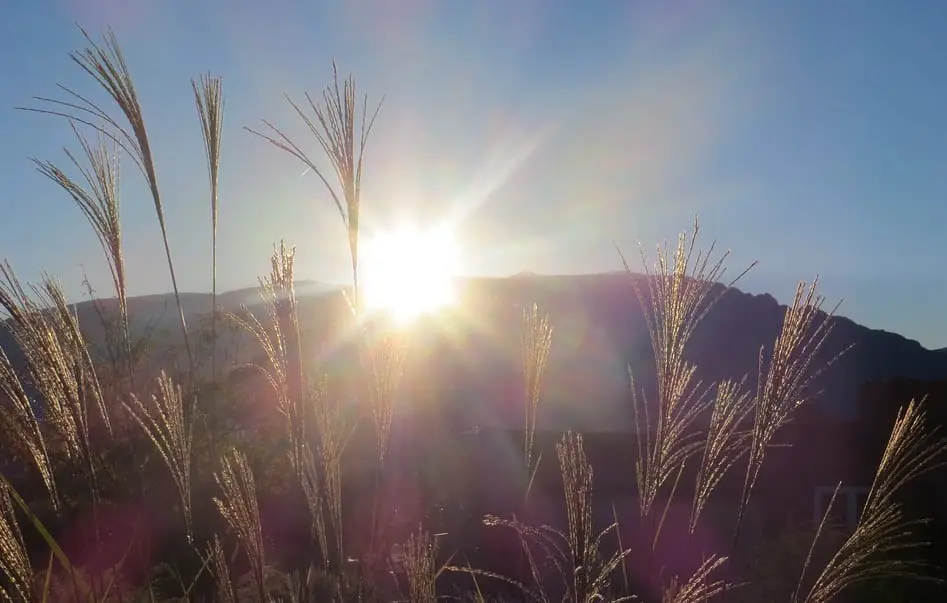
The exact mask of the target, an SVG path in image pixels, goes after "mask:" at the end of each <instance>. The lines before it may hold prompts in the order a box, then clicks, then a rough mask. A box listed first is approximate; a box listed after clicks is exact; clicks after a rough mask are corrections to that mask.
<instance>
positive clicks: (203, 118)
mask: <svg viewBox="0 0 947 603" xmlns="http://www.w3.org/2000/svg"><path fill="white" fill-rule="evenodd" d="M191 87H192V88H193V89H194V104H195V105H196V106H197V115H198V117H199V118H200V122H201V134H203V137H204V151H205V153H206V155H207V175H208V178H209V180H210V215H211V307H212V308H213V312H212V314H211V341H213V347H212V348H211V375H212V378H213V379H215V380H216V379H217V213H218V184H219V179H218V176H219V174H220V141H221V136H222V133H223V125H224V95H223V82H222V80H221V79H220V78H219V77H211V76H210V75H205V76H203V77H201V78H200V81H199V82H198V81H196V80H191Z"/></svg>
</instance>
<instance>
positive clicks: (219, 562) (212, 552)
mask: <svg viewBox="0 0 947 603" xmlns="http://www.w3.org/2000/svg"><path fill="white" fill-rule="evenodd" d="M208 555H209V556H210V560H211V569H212V571H213V575H214V583H215V584H216V587H217V592H216V595H217V599H216V600H217V601H219V603H237V595H236V593H234V590H233V582H232V581H231V579H230V566H229V564H228V563H227V556H226V554H225V553H224V547H223V545H222V544H221V543H220V537H219V536H214V542H213V543H211V544H210V546H209V551H208Z"/></svg>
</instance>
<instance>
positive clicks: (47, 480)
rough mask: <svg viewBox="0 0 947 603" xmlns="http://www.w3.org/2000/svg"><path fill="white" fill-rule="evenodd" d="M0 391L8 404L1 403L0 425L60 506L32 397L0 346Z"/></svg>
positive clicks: (53, 502) (57, 506)
mask: <svg viewBox="0 0 947 603" xmlns="http://www.w3.org/2000/svg"><path fill="white" fill-rule="evenodd" d="M0 394H2V395H3V397H4V398H5V400H6V401H7V402H8V404H0V428H2V430H3V433H4V434H6V435H7V437H9V438H11V439H13V441H14V445H15V446H16V448H17V449H19V450H21V451H25V452H26V454H27V456H28V457H29V459H30V461H31V462H32V463H33V466H35V467H36V470H37V471H38V472H39V474H40V477H41V478H42V480H43V484H44V485H45V486H46V490H47V491H48V492H49V498H50V502H51V503H52V505H53V509H55V510H59V508H60V505H61V503H60V500H59V491H58V489H57V487H56V478H55V476H54V475H53V463H52V459H51V458H50V454H49V450H48V449H47V447H46V438H45V437H44V435H43V430H42V428H41V427H40V422H39V420H38V419H37V417H36V408H35V406H34V404H33V401H32V400H30V397H29V396H28V395H27V393H26V390H25V389H24V388H23V382H22V381H21V380H20V377H19V375H17V373H16V370H15V369H14V368H13V365H12V364H10V359H9V358H8V357H7V354H6V352H4V351H3V350H2V349H0Z"/></svg>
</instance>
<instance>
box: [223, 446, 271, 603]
mask: <svg viewBox="0 0 947 603" xmlns="http://www.w3.org/2000/svg"><path fill="white" fill-rule="evenodd" d="M214 479H216V480H217V485H218V486H220V491H221V495H220V496H219V497H215V498H214V503H215V504H216V505H217V509H218V511H220V514H221V516H222V517H223V518H224V520H225V521H226V522H227V525H228V526H229V527H230V529H231V530H232V531H233V532H234V534H236V536H237V539H238V540H239V541H240V544H241V546H242V547H243V550H244V551H245V552H246V555H247V559H248V561H249V562H250V572H251V575H252V577H253V582H254V586H255V587H256V590H257V593H258V594H259V596H260V601H265V600H266V583H265V573H264V571H265V567H266V561H265V560H266V557H265V555H264V550H263V529H262V527H261V525H260V509H259V507H258V506H257V499H256V483H255V481H254V479H253V471H251V469H250V465H249V463H247V458H246V456H244V454H243V453H242V452H240V451H238V450H231V451H230V452H229V453H228V454H226V455H225V456H224V458H223V459H221V467H220V471H218V472H217V473H215V474H214Z"/></svg>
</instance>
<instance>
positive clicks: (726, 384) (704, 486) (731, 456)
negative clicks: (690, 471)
mask: <svg viewBox="0 0 947 603" xmlns="http://www.w3.org/2000/svg"><path fill="white" fill-rule="evenodd" d="M745 385H746V380H745V379H744V380H742V381H739V382H737V381H731V380H725V381H722V382H720V383H719V384H718V385H717V396H716V398H715V400H714V405H713V410H712V411H711V415H710V425H709V427H708V428H707V434H706V437H705V441H704V452H703V455H702V456H701V461H700V468H699V470H698V471H697V477H696V485H695V488H694V502H693V506H692V508H691V518H690V532H691V534H693V533H694V530H696V529H697V523H698V521H699V520H700V514H701V512H702V511H703V509H704V507H705V506H706V505H707V501H708V500H709V499H710V495H711V494H712V493H713V491H714V489H715V488H716V487H717V485H718V484H719V483H720V480H722V479H723V477H724V476H725V475H726V474H727V472H728V471H729V470H730V469H731V468H732V467H733V465H734V464H736V463H737V461H739V460H740V459H741V458H742V457H743V456H744V455H745V454H746V452H747V449H748V446H747V444H748V443H749V441H750V437H751V435H752V434H750V433H747V432H745V431H740V426H741V425H742V424H743V422H744V421H746V420H747V418H748V417H749V416H750V414H751V413H752V412H753V402H754V398H753V396H752V394H751V392H750V391H749V390H747V389H745Z"/></svg>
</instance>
